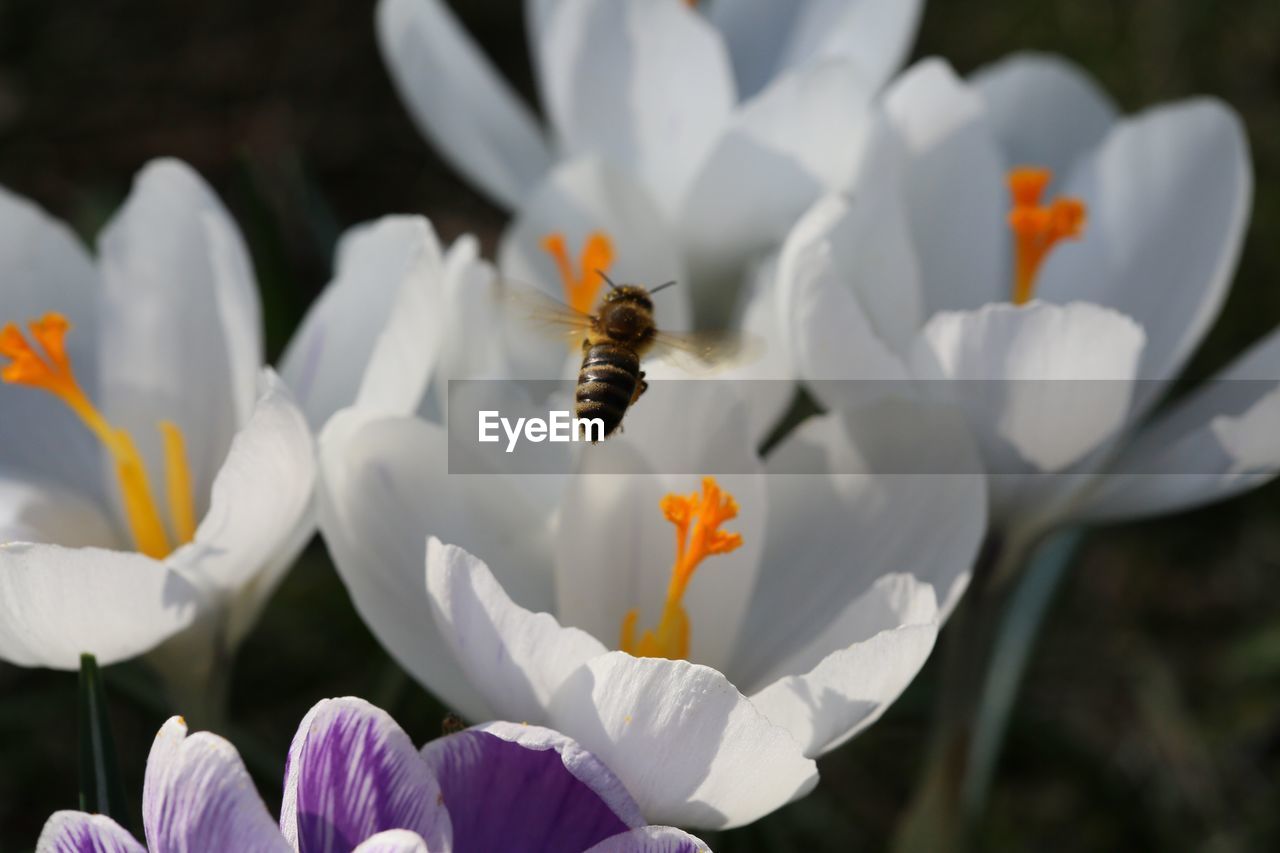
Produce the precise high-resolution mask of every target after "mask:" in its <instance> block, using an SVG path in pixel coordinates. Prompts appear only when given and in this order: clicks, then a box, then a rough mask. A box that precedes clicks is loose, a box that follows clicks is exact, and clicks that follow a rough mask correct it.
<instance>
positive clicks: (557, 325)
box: [501, 278, 594, 342]
mask: <svg viewBox="0 0 1280 853" xmlns="http://www.w3.org/2000/svg"><path fill="white" fill-rule="evenodd" d="M501 300H502V304H503V309H504V310H505V312H506V314H507V316H508V317H511V318H513V319H514V320H515V321H516V322H517V323H519V324H520V325H521V326H524V327H527V328H530V329H533V330H536V331H539V332H542V333H544V334H545V335H546V336H547V337H552V338H557V337H558V338H568V339H569V340H570V342H578V341H581V340H582V337H583V336H584V335H585V334H586V332H587V330H588V329H589V328H590V326H591V323H592V322H593V320H594V318H593V317H592V316H591V315H590V314H583V313H582V312H581V311H577V310H575V309H573V308H571V307H569V306H568V305H566V304H564V303H563V302H561V301H560V300H558V299H556V298H555V297H553V296H552V295H551V294H549V293H547V292H546V291H544V290H540V289H539V288H537V287H534V286H533V285H531V284H525V283H524V282H520V281H515V280H514V279H509V278H508V279H503V280H502V289H501Z"/></svg>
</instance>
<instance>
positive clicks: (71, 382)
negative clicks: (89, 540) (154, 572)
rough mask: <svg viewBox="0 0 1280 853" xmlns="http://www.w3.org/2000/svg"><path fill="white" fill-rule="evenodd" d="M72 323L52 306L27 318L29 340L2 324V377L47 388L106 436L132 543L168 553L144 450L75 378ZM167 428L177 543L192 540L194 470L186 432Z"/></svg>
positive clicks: (147, 550)
mask: <svg viewBox="0 0 1280 853" xmlns="http://www.w3.org/2000/svg"><path fill="white" fill-rule="evenodd" d="M70 328H71V324H70V323H68V322H67V318H66V317H64V316H62V315H61V314H57V313H53V312H50V313H48V314H45V315H44V316H43V317H41V318H40V319H39V320H32V321H31V322H30V323H28V324H27V331H28V332H29V333H30V335H31V340H32V341H35V342H36V344H38V345H39V347H40V351H39V352H37V350H36V348H35V347H34V346H32V344H31V343H30V342H29V341H28V340H27V338H26V337H25V336H24V335H23V334H22V331H21V330H20V329H19V328H18V327H17V325H15V324H13V323H9V324H7V325H6V326H5V327H4V328H3V329H0V356H4V357H6V358H8V359H9V364H7V365H5V367H4V369H3V370H0V381H4V382H6V383H8V384H11V385H26V386H28V387H31V388H38V389H40V390H41V391H46V392H48V393H50V394H52V395H53V396H54V397H57V398H58V399H59V400H61V401H62V402H63V403H64V404H65V405H66V406H67V408H69V409H71V411H73V412H74V413H75V414H76V416H77V417H79V418H80V420H81V422H82V423H83V424H84V425H85V427H87V428H88V429H89V431H90V432H92V433H93V434H94V436H95V437H97V439H98V440H99V441H100V442H102V446H103V447H105V448H106V449H107V452H109V453H110V454H111V457H112V461H114V463H115V468H116V479H117V481H118V482H119V484H120V497H121V503H122V504H123V506H124V514H125V519H126V521H127V522H128V524H129V531H130V533H131V534H132V536H133V541H134V545H135V546H137V549H138V550H139V551H141V552H142V553H143V554H146V555H147V556H149V557H157V558H159V557H164V556H165V555H167V554H169V552H171V551H172V550H173V546H172V544H171V541H170V538H169V535H168V533H167V532H166V531H165V527H164V522H163V521H161V518H160V512H159V510H158V509H157V506H156V502H155V500H154V499H153V498H152V496H151V486H150V482H149V480H148V479H147V469H146V466H145V464H144V463H143V461H142V455H141V454H140V453H138V448H137V447H136V446H135V445H134V443H133V439H132V437H130V435H129V433H127V432H125V431H124V430H121V429H116V428H115V427H114V426H112V425H111V424H110V423H109V422H108V421H107V419H106V418H105V417H103V415H102V413H101V412H99V411H98V409H97V407H95V406H94V405H93V403H92V401H90V400H89V397H88V395H86V394H85V393H84V389H83V388H81V387H80V383H79V382H78V381H77V380H76V376H75V372H74V370H73V369H72V367H71V359H70V358H68V357H67V351H66V347H65V339H66V334H67V331H68V330H70ZM161 428H162V429H163V430H164V433H165V457H166V463H167V467H168V469H169V477H168V482H169V490H170V497H169V506H170V508H171V509H172V510H173V521H174V527H175V529H176V532H177V533H178V537H177V538H178V541H179V543H182V542H188V541H190V539H191V537H192V536H193V535H194V534H195V520H194V516H195V509H194V506H195V503H194V499H193V497H192V494H191V475H190V472H189V470H188V468H187V463H186V458H185V452H184V450H183V442H182V433H181V431H180V430H179V429H178V427H177V426H176V425H174V424H168V423H166V424H164V425H162V427H161Z"/></svg>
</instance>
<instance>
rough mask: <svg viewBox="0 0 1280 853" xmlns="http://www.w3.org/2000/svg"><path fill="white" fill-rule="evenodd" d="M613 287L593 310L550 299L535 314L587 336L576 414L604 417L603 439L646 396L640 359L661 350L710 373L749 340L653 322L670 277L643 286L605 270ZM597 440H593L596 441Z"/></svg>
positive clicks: (738, 353) (735, 357)
mask: <svg viewBox="0 0 1280 853" xmlns="http://www.w3.org/2000/svg"><path fill="white" fill-rule="evenodd" d="M600 276H601V278H603V279H604V281H605V283H606V284H608V285H609V289H608V290H607V291H606V292H605V294H604V297H603V298H602V299H601V300H600V304H599V306H598V307H597V308H596V310H595V313H593V314H584V313H582V312H579V311H575V310H574V309H572V308H570V307H569V306H567V305H564V304H562V303H559V302H556V301H554V300H552V299H550V298H549V297H540V298H541V299H542V300H543V302H544V304H543V305H542V306H541V310H539V311H537V312H536V314H537V315H539V316H540V317H541V319H542V320H543V321H544V322H549V323H551V324H555V325H559V326H561V327H562V328H568V329H569V330H570V331H571V332H572V333H573V334H574V336H575V338H577V337H581V340H582V367H581V368H580V369H579V370H578V384H577V388H576V389H575V392H574V415H575V417H577V418H580V419H583V420H589V419H593V418H599V419H600V421H601V423H602V424H603V427H604V428H603V431H602V432H603V437H604V438H608V437H609V436H611V435H613V433H614V432H617V431H620V430H621V429H622V420H623V418H624V417H625V416H626V414H627V411H628V410H629V409H630V408H631V407H632V406H633V405H635V403H636V401H637V400H639V399H640V397H641V396H642V395H643V394H644V392H645V389H647V388H648V387H649V384H648V383H647V382H646V381H645V373H644V370H642V369H641V360H642V359H643V358H645V356H647V355H650V354H653V353H657V352H661V353H663V354H666V355H669V356H673V357H674V359H673V360H675V361H677V362H678V363H680V364H681V365H682V366H684V367H685V369H686V370H689V371H691V372H705V371H707V370H709V369H711V368H714V367H721V366H724V365H727V364H728V363H729V362H731V361H738V360H740V359H741V357H742V356H743V354H744V353H745V351H746V349H747V347H746V346H745V344H746V343H747V342H748V338H747V337H746V336H744V335H742V334H739V333H734V332H728V331H723V332H694V333H681V332H667V331H661V330H659V329H658V327H657V324H656V323H655V321H654V316H653V313H654V308H653V296H654V295H655V294H657V293H659V292H660V291H662V290H665V289H666V288H668V287H672V286H674V285H675V282H674V281H668V282H666V283H664V284H660V285H658V286H657V287H654V288H652V289H650V288H647V287H644V286H643V285H640V284H617V283H616V282H614V281H613V279H611V278H609V276H607V275H605V274H604V273H603V272H601V273H600ZM592 443H593V444H594V443H595V442H594V441H593V442H592Z"/></svg>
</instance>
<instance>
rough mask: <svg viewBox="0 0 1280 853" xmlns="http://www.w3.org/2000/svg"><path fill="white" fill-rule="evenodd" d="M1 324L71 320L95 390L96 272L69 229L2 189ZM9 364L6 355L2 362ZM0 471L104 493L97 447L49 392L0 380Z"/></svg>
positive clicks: (72, 346) (83, 377)
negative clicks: (52, 316) (54, 317)
mask: <svg viewBox="0 0 1280 853" xmlns="http://www.w3.org/2000/svg"><path fill="white" fill-rule="evenodd" d="M0 276H3V281H4V286H3V288H0V326H4V325H5V324H8V323H17V324H19V325H22V324H25V323H26V322H28V321H30V320H34V319H36V318H39V317H42V316H44V314H45V313H46V312H49V311H56V312H58V313H60V314H62V315H63V316H64V317H66V318H67V319H68V320H70V321H71V326H72V330H71V332H70V333H68V335H67V339H66V349H67V354H68V355H69V356H70V357H71V360H72V363H73V364H74V365H75V368H76V373H77V378H78V379H79V380H80V382H81V384H82V386H83V387H84V389H85V392H86V393H87V394H89V395H90V397H93V396H94V395H95V394H96V392H97V387H98V381H97V379H98V377H97V362H98V345H97V340H98V330H97V325H98V321H97V316H96V311H95V308H96V298H97V292H98V273H97V271H96V270H95V269H94V268H93V262H92V261H91V260H90V259H89V255H88V253H87V252H86V251H85V249H84V246H83V245H82V244H81V243H80V241H79V239H77V237H76V236H75V234H73V233H72V232H71V229H70V228H68V227H67V226H65V225H63V224H62V223H61V222H59V221H58V220H56V219H54V218H53V217H52V216H50V215H49V214H47V213H45V212H44V211H43V210H41V209H40V208H39V207H37V206H36V205H35V204H33V203H31V202H30V201H28V200H27V199H25V198H22V197H21V196H18V195H14V194H13V193H10V192H9V191H7V190H5V189H3V188H0ZM0 360H2V361H3V362H4V363H6V364H7V363H8V359H0ZM0 412H4V417H3V418H0V469H3V470H5V471H6V472H7V473H22V474H25V475H27V476H33V477H38V478H40V479H52V480H56V481H57V482H59V483H62V484H64V485H67V486H71V487H74V488H76V489H77V490H78V491H81V492H84V493H86V494H89V495H105V494H106V492H105V489H104V486H105V482H104V478H103V476H102V451H101V448H100V447H99V445H98V441H97V439H95V438H94V437H93V436H92V435H91V434H90V433H89V431H88V430H87V429H85V427H84V424H82V423H81V422H80V420H79V419H78V418H77V417H75V415H73V414H72V413H71V412H69V411H67V407H66V406H65V405H64V404H63V403H61V402H60V401H58V400H56V399H54V398H53V397H52V396H51V395H49V394H46V393H44V392H42V391H37V390H36V389H34V388H24V387H21V386H17V385H9V384H7V383H3V382H0Z"/></svg>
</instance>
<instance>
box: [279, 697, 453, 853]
mask: <svg viewBox="0 0 1280 853" xmlns="http://www.w3.org/2000/svg"><path fill="white" fill-rule="evenodd" d="M388 829H407V830H411V831H413V832H416V833H417V834H418V835H420V836H421V837H422V838H423V839H425V841H426V843H427V845H428V846H429V848H430V849H432V850H437V849H446V848H447V846H448V842H449V837H450V831H449V815H448V813H447V812H446V811H445V806H444V804H443V801H442V799H441V796H440V788H439V786H438V785H437V784H436V782H435V780H434V779H433V778H432V776H431V773H430V771H429V770H428V769H427V766H426V764H424V763H423V761H422V760H421V759H420V758H419V756H418V751H417V750H416V749H414V747H413V743H412V742H411V741H410V740H409V736H408V735H406V734H405V733H404V730H403V729H401V728H400V726H398V725H397V724H396V722H395V721H394V720H393V719H391V717H390V716H389V715H388V714H387V713H386V712H385V711H383V710H382V709H380V708H377V707H374V706H373V705H370V704H369V703H368V702H366V701H364V700H363V699H356V698H353V697H346V698H342V699H325V700H322V701H320V702H319V703H317V704H316V705H315V707H313V708H312V709H311V710H310V712H308V713H307V716H306V717H304V718H303V720H302V722H301V723H300V724H299V726H298V732H297V734H296V735H294V738H293V744H292V746H290V748H289V762H288V765H287V767H286V768H285V785H284V801H283V803H282V804H281V807H280V830H281V832H283V833H284V837H285V838H286V839H288V840H289V841H290V842H291V843H292V844H293V846H294V847H295V848H296V849H297V850H298V851H299V853H331V851H333V853H338V852H339V851H340V853H348V851H350V850H351V849H352V848H354V847H355V846H356V845H357V844H359V843H360V842H362V841H364V840H365V839H367V838H369V837H370V836H373V835H375V834H377V833H379V832H381V831H383V830H388Z"/></svg>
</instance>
